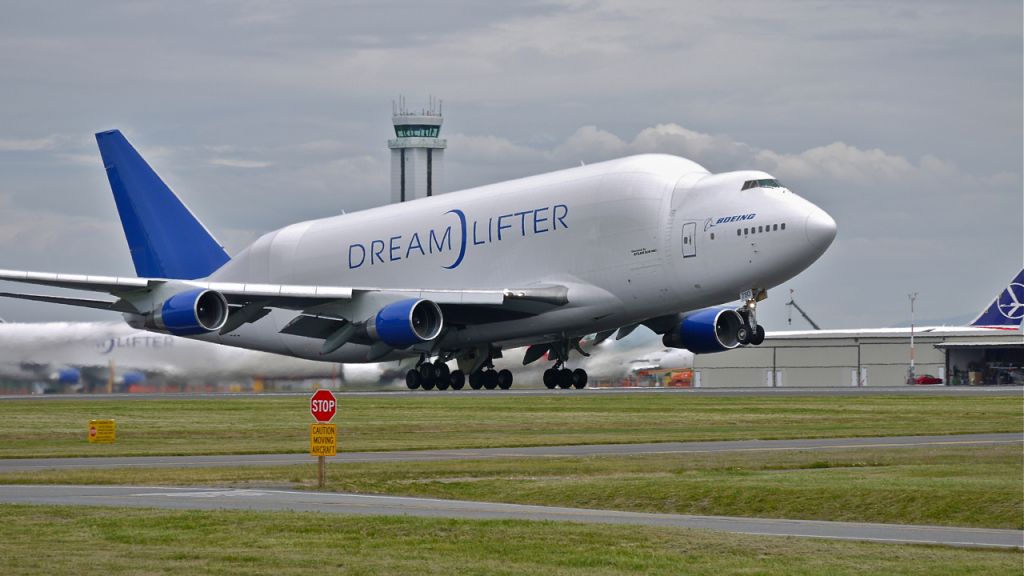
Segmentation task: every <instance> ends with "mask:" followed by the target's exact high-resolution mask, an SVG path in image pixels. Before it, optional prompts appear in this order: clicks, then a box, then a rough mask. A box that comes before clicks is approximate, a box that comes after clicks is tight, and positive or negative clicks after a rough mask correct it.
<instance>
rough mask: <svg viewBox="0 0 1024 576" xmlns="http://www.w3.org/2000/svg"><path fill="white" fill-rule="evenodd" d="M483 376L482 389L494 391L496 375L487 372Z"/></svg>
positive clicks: (492, 372)
mask: <svg viewBox="0 0 1024 576" xmlns="http://www.w3.org/2000/svg"><path fill="white" fill-rule="evenodd" d="M483 375H484V388H486V389H488V390H494V389H495V388H497V387H498V373H497V372H495V371H494V370H488V371H486V372H484V373H483Z"/></svg>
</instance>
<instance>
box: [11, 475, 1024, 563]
mask: <svg viewBox="0 0 1024 576" xmlns="http://www.w3.org/2000/svg"><path fill="white" fill-rule="evenodd" d="M0 502H7V503H13V504H57V505H76V506H80V505H90V506H131V507H146V508H154V507H155V508H172V509H200V510H218V509H236V510H261V511H280V510H290V511H303V512H326V513H334V514H361V515H403V516H426V517H435V518H470V519H516V520H546V521H558V522H590V523H599V524H640V525H646V526H670V527H677V528H699V529H705V530H718V531H724V532H734V533H740V534H758V535H766V536H799V537H806V538H827V539H838V540H864V541H872V542H889V543H913V544H941V545H947V546H978V547H997V548H1021V547H1024V532H1021V531H1018V530H995V529H984V528H953V527H944V526H907V525H899V524H868V523H860V522H824V521H813V520H774V519H766V518H737V517H726V516H691V515H684V514H649V513H642V512H620V511H615V510H589V509H583V508H560V507H552V506H528V505H521V504H501V503H492V502H469V501H463V500H437V499H431V498H407V497H397V496H368V495H359V494H336V493H319V492H297V491H288V490H238V489H219V488H164V487H149V486H0Z"/></svg>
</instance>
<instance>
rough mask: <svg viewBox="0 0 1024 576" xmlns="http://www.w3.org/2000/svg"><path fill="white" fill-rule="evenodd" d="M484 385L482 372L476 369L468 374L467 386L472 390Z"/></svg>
mask: <svg viewBox="0 0 1024 576" xmlns="http://www.w3.org/2000/svg"><path fill="white" fill-rule="evenodd" d="M483 386H484V373H483V372H481V371H479V370H477V371H476V372H473V373H472V374H470V375H469V387H470V388H472V389H473V390H479V389H481V388H483Z"/></svg>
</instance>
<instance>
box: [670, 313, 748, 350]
mask: <svg viewBox="0 0 1024 576" xmlns="http://www.w3.org/2000/svg"><path fill="white" fill-rule="evenodd" d="M742 326H743V318H742V317H740V315H739V313H738V312H736V311H735V310H732V309H729V308H709V309H707V310H701V311H699V312H694V313H693V314H688V315H686V316H684V317H683V319H682V321H680V322H679V327H678V328H676V329H675V330H673V331H671V332H669V333H667V334H665V336H664V337H663V338H662V342H663V343H664V344H665V346H668V347H671V348H685V349H687V350H689V351H690V352H693V353H694V354H710V353H712V352H723V351H725V350H732V349H733V348H736V347H737V346H739V345H740V342H739V338H738V337H737V333H738V332H739V330H740V328H741V327H742Z"/></svg>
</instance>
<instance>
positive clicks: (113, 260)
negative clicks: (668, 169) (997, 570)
mask: <svg viewBox="0 0 1024 576" xmlns="http://www.w3.org/2000/svg"><path fill="white" fill-rule="evenodd" d="M2 13H3V15H4V17H3V18H2V19H0V87H2V90H0V268H6V269H17V270H38V271H50V272H76V273H92V274H106V275H124V276H133V275H134V268H133V267H132V263H131V259H130V256H129V254H128V250H127V247H126V244H125V240H124V236H123V233H122V231H121V226H120V222H119V220H118V218H117V212H116V209H115V206H114V203H113V199H112V197H111V194H110V189H109V186H108V183H107V181H106V176H105V173H104V171H103V167H102V163H101V162H100V158H99V153H98V151H97V149H96V145H95V140H94V136H93V134H94V133H96V132H99V131H102V130H108V129H111V128H119V129H121V130H122V131H123V132H124V133H125V135H126V136H127V137H128V138H129V140H131V142H132V143H133V144H134V145H135V146H136V147H137V148H138V149H139V150H140V152H141V153H142V154H143V155H144V157H146V159H147V160H148V161H149V162H150V163H151V164H152V165H153V167H154V168H155V169H156V170H157V172H158V173H159V174H160V175H161V176H162V177H163V178H164V180H165V181H166V182H167V183H168V184H169V185H170V186H171V188H172V189H173V190H175V192H176V193H177V194H178V195H179V196H180V197H181V198H182V199H183V200H184V201H185V202H186V203H187V204H188V205H189V207H190V208H191V209H192V211H193V212H194V213H195V214H197V215H198V216H199V217H200V219H202V220H203V222H204V223H205V224H206V226H207V227H208V228H209V229H210V230H211V231H212V232H213V233H214V234H215V235H216V236H217V237H218V239H219V240H220V241H221V242H222V243H224V244H225V245H226V247H227V248H228V251H229V252H231V253H233V252H237V251H239V250H241V249H242V248H244V247H245V246H246V245H247V244H248V243H249V242H251V241H253V240H255V239H256V238H257V237H258V236H259V235H260V234H262V233H264V232H267V231H269V230H272V229H275V228H279V227H281V226H284V225H287V224H290V223H293V222H296V221H299V220H305V219H311V218H319V217H324V216H329V215H334V214H338V213H340V212H342V211H347V212H352V211H356V210H360V209H365V208H370V207H373V206H378V205H381V204H384V203H386V202H387V201H388V198H389V187H390V184H389V177H390V175H389V166H390V164H389V163H390V157H389V153H390V152H389V150H388V149H387V139H388V138H390V137H393V131H392V126H391V118H390V116H391V111H392V102H393V101H394V100H395V99H396V98H397V97H398V96H399V95H405V97H406V100H407V102H408V106H409V108H413V109H415V108H419V107H423V106H425V105H426V103H427V100H428V98H429V97H431V96H433V97H436V98H440V99H441V100H443V107H444V116H445V120H444V127H443V128H442V133H441V136H442V137H445V138H447V140H448V149H447V151H446V153H445V162H446V167H445V172H446V175H445V177H446V182H445V185H446V187H447V188H448V189H450V190H456V189H461V188H467V187H471V186H476V185H481V184H487V183H492V182H497V181H500V180H504V179H509V178H516V177H521V176H527V175H531V174H536V173H540V172H546V171H550V170H557V169H561V168H565V167H570V166H576V165H579V163H580V162H586V163H591V162H597V161H601V160H606V159H611V158H615V157H619V156H625V155H629V154H635V153H643V152H661V153H669V154H677V155H680V156H684V157H687V158H690V159H692V160H695V161H697V162H699V163H701V164H702V165H704V166H706V167H707V168H708V169H709V170H711V171H729V170H737V169H761V170H766V171H768V172H770V173H771V174H773V175H774V176H776V177H777V178H778V179H779V180H781V181H782V183H783V184H785V185H786V186H788V187H789V188H791V189H792V190H793V191H794V192H796V193H798V194H800V195H802V196H804V197H805V198H807V199H809V200H811V201H812V202H814V203H816V204H818V205H819V206H821V207H822V208H824V209H825V210H826V211H828V212H829V213H830V214H831V215H832V216H833V217H834V218H835V219H836V221H837V222H838V226H839V232H838V235H837V237H836V241H835V243H834V244H833V245H832V247H831V248H830V249H829V250H828V252H827V253H826V254H825V255H824V256H823V257H822V258H821V259H820V260H819V261H818V262H817V263H815V264H814V265H812V266H811V267H810V268H809V269H808V270H807V271H805V272H803V273H802V274H800V275H799V276H797V277H796V278H794V279H792V280H791V281H789V282H786V283H785V284H783V285H781V286H779V287H776V288H774V289H772V290H770V291H769V298H768V300H767V301H765V302H763V303H762V305H761V306H760V308H759V319H760V321H761V323H762V324H764V325H765V326H766V327H767V328H768V330H769V331H770V330H780V329H787V328H792V329H805V328H808V325H807V324H806V323H804V322H803V320H802V319H800V318H799V317H798V316H796V315H795V314H794V319H793V323H792V325H789V324H788V323H787V316H788V314H787V311H788V308H787V307H786V305H785V304H786V302H787V301H788V300H789V290H790V289H793V290H794V291H795V298H796V301H797V302H798V303H799V304H800V305H801V307H802V308H804V310H806V311H807V312H808V313H809V314H810V315H811V316H812V318H814V320H815V321H816V322H817V323H818V324H820V325H822V327H825V328H852V327H874V326H894V325H906V324H908V323H909V320H910V306H909V301H908V297H907V295H908V293H911V292H917V293H918V298H917V301H916V311H917V313H916V317H917V321H918V323H919V324H921V323H922V322H925V323H927V322H932V323H940V324H941V323H946V324H949V323H962V322H966V321H969V320H971V319H972V318H973V317H974V316H975V315H977V313H978V312H979V311H980V310H981V309H982V308H984V307H985V306H986V305H987V304H988V303H989V302H990V301H991V300H992V298H993V297H994V296H995V295H996V293H997V292H998V291H999V290H1001V288H1002V287H1003V286H1005V284H1006V283H1007V282H1008V281H1009V279H1010V278H1012V277H1013V276H1014V275H1015V273H1016V272H1017V271H1018V270H1019V269H1020V268H1021V267H1022V265H1024V185H1022V162H1024V161H1022V157H1024V146H1022V141H1024V115H1022V109H1024V97H1022V84H1024V80H1022V70H1024V56H1022V55H1024V44H1022V5H1021V2H1020V1H1019V0H1018V1H1006V2H1003V1H999V2H959V1H955V2H943V1H928V2H894V1H885V2H871V1H865V2H846V1H834V2H833V1H814V0H804V1H794V2H789V1H773V0H765V1H760V2H729V1H721V2H683V1H678V0H669V1H664V2H661V1H622V2H618V1H608V2H603V1H566V2H521V3H495V2H468V1H444V0H435V1H432V2H415V3H413V2H409V3H403V2H397V3H396V2H386V1H379V0H378V1H367V2H316V1H310V2H277V1H251V2H241V1H231V0H220V1H211V2H189V3H181V2H145V1H142V2H102V1H101V2H89V3H83V2H4V3H3V7H2ZM722 265H723V266H727V265H728V263H727V262H723V263H722ZM12 289H13V290H14V291H17V290H25V287H24V286H17V285H13V284H0V290H12ZM32 290H34V291H40V290H41V289H39V288H35V287H32ZM30 291H31V290H30ZM0 318H4V319H6V320H7V321H56V320H103V319H111V315H110V314H109V313H104V312H100V311H95V310H85V309H76V308H69V307H62V306H56V305H47V304H41V303H33V302H23V301H14V300H7V299H0Z"/></svg>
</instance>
